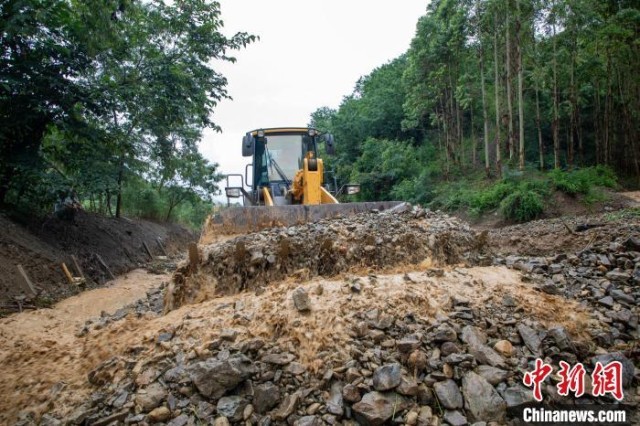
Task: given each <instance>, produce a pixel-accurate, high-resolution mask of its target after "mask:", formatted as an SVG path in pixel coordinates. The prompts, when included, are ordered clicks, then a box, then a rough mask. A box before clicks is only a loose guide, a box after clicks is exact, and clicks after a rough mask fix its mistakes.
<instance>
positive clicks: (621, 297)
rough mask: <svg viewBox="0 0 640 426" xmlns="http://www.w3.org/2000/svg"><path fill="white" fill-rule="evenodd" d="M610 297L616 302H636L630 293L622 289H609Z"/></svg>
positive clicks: (630, 303) (631, 303)
mask: <svg viewBox="0 0 640 426" xmlns="http://www.w3.org/2000/svg"><path fill="white" fill-rule="evenodd" d="M609 294H610V295H611V297H613V298H614V299H615V300H617V301H618V302H624V303H628V304H629V305H633V304H635V303H636V300H635V299H634V298H633V296H631V295H630V294H627V293H625V292H624V291H622V290H617V289H616V290H611V291H610V292H609Z"/></svg>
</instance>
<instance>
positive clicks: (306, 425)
mask: <svg viewBox="0 0 640 426" xmlns="http://www.w3.org/2000/svg"><path fill="white" fill-rule="evenodd" d="M322 424H323V422H322V420H321V419H320V418H319V417H318V416H303V417H300V418H299V419H298V420H296V421H295V422H293V426H321V425H322Z"/></svg>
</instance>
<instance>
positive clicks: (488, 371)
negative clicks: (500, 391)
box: [476, 365, 509, 386]
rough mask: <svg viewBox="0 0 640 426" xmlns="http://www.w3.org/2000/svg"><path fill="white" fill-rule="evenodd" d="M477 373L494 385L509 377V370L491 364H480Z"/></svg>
mask: <svg viewBox="0 0 640 426" xmlns="http://www.w3.org/2000/svg"><path fill="white" fill-rule="evenodd" d="M476 373H478V374H479V375H480V376H482V377H483V378H484V379H485V380H486V381H487V382H489V383H490V384H492V385H494V386H495V385H497V384H498V383H500V382H504V381H505V380H507V378H508V377H509V372H508V371H505V370H502V369H500V368H495V367H491V366H489V365H479V366H478V368H476Z"/></svg>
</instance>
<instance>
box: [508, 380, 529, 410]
mask: <svg viewBox="0 0 640 426" xmlns="http://www.w3.org/2000/svg"><path fill="white" fill-rule="evenodd" d="M502 398H503V399H504V401H505V402H506V404H507V407H508V408H516V407H520V406H521V405H524V404H528V403H531V402H535V399H534V398H533V392H531V389H526V388H523V387H522V386H519V385H516V386H511V387H509V388H507V389H505V390H504V392H503V393H502Z"/></svg>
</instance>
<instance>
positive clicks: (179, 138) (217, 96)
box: [0, 0, 255, 216]
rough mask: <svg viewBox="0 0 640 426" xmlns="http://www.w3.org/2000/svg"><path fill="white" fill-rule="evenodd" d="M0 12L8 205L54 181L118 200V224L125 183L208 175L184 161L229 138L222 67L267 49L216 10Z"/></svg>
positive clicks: (1, 172)
mask: <svg viewBox="0 0 640 426" xmlns="http://www.w3.org/2000/svg"><path fill="white" fill-rule="evenodd" d="M0 12H1V13H2V15H3V18H4V19H3V24H2V25H3V27H1V28H2V32H1V33H0V34H1V35H2V39H1V40H0V41H1V43H2V45H3V48H4V50H5V52H6V53H5V54H3V55H2V56H0V61H2V62H0V65H1V70H2V74H0V88H1V89H2V92H0V107H1V110H2V116H1V119H2V124H4V125H3V126H2V130H1V131H2V138H3V144H2V148H1V151H0V159H1V160H2V161H1V163H0V164H1V166H0V202H3V201H5V200H6V197H7V194H8V193H9V191H11V190H13V191H14V192H19V191H20V188H19V187H20V186H21V185H22V186H24V185H25V184H29V182H33V181H34V180H37V176H42V175H43V174H47V173H49V170H52V169H53V170H56V172H57V173H58V174H59V175H62V176H64V178H65V180H67V181H69V183H74V184H75V183H77V182H81V183H82V185H83V187H84V189H86V190H87V191H88V192H89V194H90V195H91V196H92V197H93V195H94V194H98V193H99V194H101V195H100V196H101V197H105V201H106V204H107V205H108V206H109V205H110V202H111V196H112V195H113V196H115V199H116V201H115V215H116V216H119V215H120V214H121V211H122V189H123V185H124V183H125V181H126V180H127V179H129V178H132V177H134V176H145V175H146V174H148V173H149V167H148V165H149V164H156V165H157V166H158V167H162V168H164V169H172V170H173V171H174V172H176V171H177V172H179V170H178V169H176V168H172V166H168V164H169V163H172V162H173V160H174V159H175V158H180V161H178V162H177V163H176V164H178V165H179V167H182V168H183V169H184V170H188V169H189V167H191V166H194V165H197V164H198V162H199V161H200V160H201V158H200V159H198V158H197V156H194V155H191V156H183V157H180V155H182V154H181V153H183V152H196V151H197V148H196V147H197V143H198V141H199V139H200V137H201V134H202V130H203V129H204V128H205V127H210V128H214V129H218V127H217V126H216V125H215V123H214V121H213V120H212V113H213V110H214V108H215V106H216V105H217V103H218V102H219V101H220V100H221V99H223V98H227V97H228V94H227V92H226V89H225V86H226V79H225V78H224V76H222V75H220V74H219V73H218V72H216V71H215V68H214V64H215V63H216V62H215V61H234V58H233V57H232V56H229V54H228V52H229V51H233V50H237V49H240V48H242V47H245V46H246V45H247V44H248V43H250V42H252V41H254V40H255V37H254V36H252V35H248V34H246V33H238V34H235V35H233V36H231V37H226V36H224V35H223V34H222V33H221V27H222V20H221V18H220V5H219V3H218V2H215V1H205V0H182V1H179V2H164V1H162V0H149V1H145V2H137V1H136V2H134V1H128V0H118V1H115V0H106V1H103V0H100V1H98V0H87V1H83V2H80V1H75V0H74V1H70V2H69V1H64V0H41V1H38V0H11V1H8V2H4V3H3V4H2V5H1V6H0ZM43 141H46V146H45V147H44V149H41V148H42V147H43ZM194 150H195V151H194ZM79 153H84V154H86V155H82V156H80V155H77V154H79ZM189 161H193V162H194V163H193V164H190V163H189ZM26 169H29V170H31V171H32V172H30V173H27V171H26ZM94 170H99V171H100V174H101V178H100V179H93V178H92V179H87V178H86V176H87V175H91V174H92V173H93V171H94ZM26 176H28V177H29V179H24V178H25V177H26ZM183 177H184V176H183ZM25 182H26V183H25Z"/></svg>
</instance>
